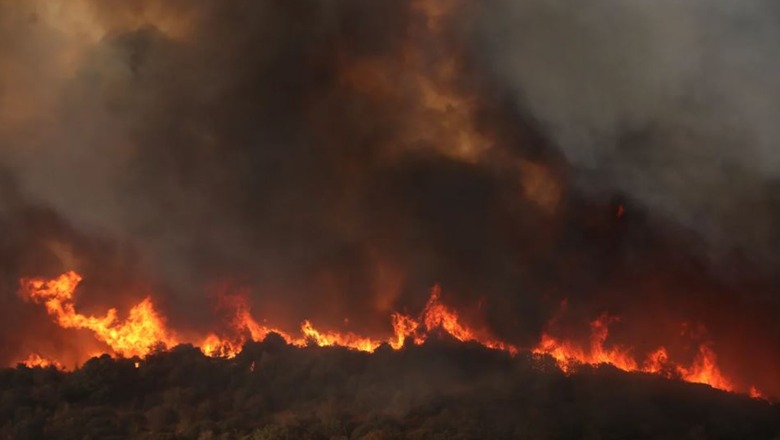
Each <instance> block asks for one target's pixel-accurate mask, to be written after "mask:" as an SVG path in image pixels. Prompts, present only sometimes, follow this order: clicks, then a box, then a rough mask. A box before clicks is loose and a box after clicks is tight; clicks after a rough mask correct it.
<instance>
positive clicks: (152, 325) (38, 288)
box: [21, 271, 176, 357]
mask: <svg viewBox="0 0 780 440" xmlns="http://www.w3.org/2000/svg"><path fill="white" fill-rule="evenodd" d="M80 282H81V275H79V274H77V273H76V272H73V271H70V272H66V273H64V274H62V275H60V276H59V277H57V278H55V279H52V280H45V279H41V278H32V279H23V280H21V285H22V289H21V293H22V295H23V296H24V297H25V298H28V299H30V300H32V301H34V302H35V303H38V304H40V303H43V304H44V305H45V306H46V311H47V312H48V313H49V315H51V316H52V317H54V318H55V321H56V323H57V324H58V325H59V326H60V327H63V328H72V329H87V330H91V331H92V332H93V333H94V334H95V337H96V338H97V339H98V340H100V341H102V342H104V343H105V344H106V345H108V346H109V347H110V348H111V350H112V351H113V352H114V353H116V354H118V355H121V356H126V357H132V356H145V355H147V354H149V353H150V352H151V351H152V350H153V349H155V348H158V347H159V348H169V347H172V346H174V345H176V339H175V338H173V337H172V336H171V335H170V334H169V332H168V330H167V329H166V328H165V323H164V320H163V319H162V318H161V317H160V315H159V314H158V313H157V311H156V310H155V309H154V305H153V304H152V300H151V298H148V297H147V298H145V299H144V300H142V301H141V302H140V303H138V304H137V305H135V306H134V307H133V308H131V309H130V312H129V314H128V317H127V319H126V320H125V321H124V322H120V320H119V319H118V318H117V311H116V309H113V308H112V309H109V310H108V311H107V312H106V314H105V316H102V317H95V316H85V315H82V314H81V313H78V312H77V311H76V307H75V305H74V291H75V290H76V287H77V286H78V285H79V283H80Z"/></svg>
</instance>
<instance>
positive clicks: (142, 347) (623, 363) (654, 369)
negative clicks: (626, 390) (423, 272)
mask: <svg viewBox="0 0 780 440" xmlns="http://www.w3.org/2000/svg"><path fill="white" fill-rule="evenodd" d="M81 279H82V278H81V276H80V275H79V274H77V273H76V272H73V271H70V272H66V273H64V274H62V275H60V276H59V277H57V278H54V279H50V280H47V279H42V278H35V279H22V280H21V293H22V295H23V296H24V297H25V298H28V299H30V300H32V301H34V302H36V303H42V304H44V306H45V307H46V310H47V312H48V314H49V315H50V316H52V317H53V318H54V320H55V322H56V323H57V324H58V325H59V326H60V327H62V328H64V329H85V330H90V331H91V332H92V333H93V334H94V336H95V338H96V339H98V340H99V341H102V342H104V343H105V344H106V346H107V347H108V350H107V352H108V353H109V354H112V355H114V356H122V357H132V356H141V357H143V356H146V355H148V354H149V353H151V352H152V351H153V350H155V349H168V348H171V347H173V346H174V345H176V344H177V343H179V342H190V343H194V344H196V345H198V346H199V347H200V349H201V351H202V352H203V353H204V354H206V355H208V356H212V357H224V358H232V357H235V356H236V355H237V354H238V353H239V352H240V350H241V348H242V346H243V344H244V343H245V342H246V341H247V340H250V339H251V340H253V341H262V340H263V339H265V337H266V336H267V335H268V334H270V333H276V334H278V335H280V336H281V337H282V338H283V339H284V340H285V341H286V342H287V343H288V344H290V345H293V346H296V347H304V346H307V345H317V346H320V347H330V346H337V347H345V348H349V349H352V350H359V351H364V352H373V351H375V350H376V349H377V348H378V347H379V346H380V345H382V344H388V345H389V346H390V347H392V348H393V349H395V350H399V349H401V348H402V347H403V346H404V344H405V343H407V341H412V343H414V344H418V345H419V344H422V343H424V342H425V341H426V340H427V339H428V338H430V337H431V336H432V335H434V334H435V333H436V332H439V331H440V332H443V333H446V334H448V335H449V336H451V337H452V338H454V339H456V340H458V341H461V342H476V343H478V344H481V345H482V346H484V347H486V348H489V349H493V350H500V351H504V352H507V353H508V354H509V355H516V354H517V353H519V352H520V348H519V347H517V346H515V345H513V344H510V343H508V342H506V341H502V340H499V339H496V338H493V337H490V336H489V335H488V334H487V333H486V332H484V331H480V330H479V329H477V328H474V327H471V326H469V325H467V324H466V323H464V322H463V320H462V319H461V318H460V317H459V314H458V312H457V311H455V310H453V309H451V308H449V307H447V306H446V305H445V304H443V303H442V301H441V288H440V287H439V286H434V288H433V289H432V290H431V295H430V298H429V299H428V302H427V303H426V305H425V307H424V309H423V311H422V312H421V313H420V315H419V316H418V317H417V318H414V317H411V316H408V315H404V314H401V313H394V314H392V316H391V318H392V327H393V334H392V335H391V336H389V337H387V338H372V337H369V336H362V335H357V334H354V333H349V332H338V331H332V330H321V329H318V328H316V327H315V326H314V324H313V323H312V322H310V321H308V320H306V321H304V322H303V323H302V324H301V326H300V329H299V331H298V333H297V334H293V333H290V332H286V331H284V330H281V329H279V328H277V327H269V326H265V325H262V324H259V323H258V322H257V321H256V320H255V318H254V317H253V316H252V315H251V313H250V310H249V306H248V304H247V303H246V302H245V301H243V300H241V299H236V300H234V301H232V303H231V305H232V307H233V310H232V312H233V315H232V318H231V320H230V322H229V323H228V324H229V334H227V335H222V336H220V335H218V334H216V333H210V334H208V335H207V336H206V337H205V338H203V339H202V340H201V341H182V340H180V339H178V338H177V337H176V336H174V332H172V331H171V330H169V329H168V328H166V326H165V319H164V318H163V317H162V316H160V314H159V313H158V312H157V311H156V310H155V309H154V306H153V303H152V300H151V298H145V299H143V300H142V301H141V302H140V303H138V304H137V305H135V306H134V307H132V308H131V309H130V312H129V316H128V318H127V319H126V320H125V321H124V322H121V321H119V319H118V318H117V311H116V309H109V310H108V312H107V313H106V315H105V316H102V317H94V316H84V315H82V314H80V313H79V312H78V311H77V310H76V306H75V291H76V288H77V286H78V284H79V283H80V282H81ZM615 319H616V318H614V317H610V316H608V315H602V316H601V317H599V318H598V319H596V320H594V321H593V322H592V323H591V337H590V345H589V346H587V347H581V346H579V345H577V344H575V343H573V342H571V341H566V340H560V339H557V338H555V337H553V336H551V335H549V334H547V333H544V334H543V335H542V337H541V340H540V342H539V344H538V345H537V346H536V347H534V348H533V349H531V352H532V353H534V354H537V355H548V356H551V357H552V358H553V359H555V361H556V362H557V364H558V366H559V367H560V368H561V369H562V370H563V371H564V372H567V373H569V372H572V371H574V370H576V368H577V366H578V365H584V364H587V365H599V364H609V365H612V366H614V367H616V368H619V369H621V370H624V371H628V372H645V373H651V374H659V375H663V376H666V377H669V378H677V379H681V380H684V381H687V382H693V383H702V384H707V385H710V386H711V387H713V388H718V389H721V390H725V391H744V392H746V393H748V394H749V395H751V396H753V397H763V395H762V393H761V392H760V391H758V390H757V389H756V388H755V387H750V389H748V390H738V389H737V388H736V387H735V386H734V384H733V383H732V381H730V380H729V379H728V378H727V377H726V376H725V375H724V374H723V373H722V372H721V371H720V368H719V367H718V364H717V356H716V355H715V352H714V351H713V350H712V349H711V348H710V347H709V346H707V345H701V346H700V347H699V350H698V354H697V355H696V357H695V359H694V361H693V363H692V365H690V366H686V365H682V364H680V363H677V362H674V361H672V360H671V359H669V356H668V354H667V351H666V349H665V348H664V347H659V348H658V349H657V350H656V351H654V352H652V353H650V354H648V355H647V357H646V359H645V361H644V362H642V363H638V362H637V361H636V360H635V357H634V356H633V355H632V353H631V349H630V348H625V347H619V346H613V347H606V346H605V342H606V340H607V338H608V336H609V324H610V323H611V322H614V320H615ZM20 363H23V364H25V365H27V366H28V367H49V366H54V367H57V368H62V364H61V363H60V362H58V361H57V360H51V359H45V358H43V357H41V356H40V355H38V354H31V355H30V356H29V357H28V358H27V359H25V360H23V361H21V362H20Z"/></svg>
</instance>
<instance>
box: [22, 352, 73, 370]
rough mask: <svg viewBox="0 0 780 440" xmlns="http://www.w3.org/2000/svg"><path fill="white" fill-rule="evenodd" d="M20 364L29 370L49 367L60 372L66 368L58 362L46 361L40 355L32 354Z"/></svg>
mask: <svg viewBox="0 0 780 440" xmlns="http://www.w3.org/2000/svg"><path fill="white" fill-rule="evenodd" d="M19 363H20V364H24V365H25V366H26V367H28V368H36V367H38V368H48V367H54V368H56V369H58V370H63V369H64V367H63V366H62V364H60V363H59V362H57V361H53V360H50V359H46V358H43V357H41V355H39V354H38V353H32V354H30V355H29V356H27V359H25V360H23V361H21V362H19Z"/></svg>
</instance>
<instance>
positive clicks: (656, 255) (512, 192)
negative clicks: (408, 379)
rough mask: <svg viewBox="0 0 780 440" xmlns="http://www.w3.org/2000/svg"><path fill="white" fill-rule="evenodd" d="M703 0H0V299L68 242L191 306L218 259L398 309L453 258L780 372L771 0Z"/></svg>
mask: <svg viewBox="0 0 780 440" xmlns="http://www.w3.org/2000/svg"><path fill="white" fill-rule="evenodd" d="M716 6H717V7H715V6H713V7H712V8H709V7H707V5H705V4H704V2H698V1H694V0H689V1H684V2H663V3H661V4H654V5H652V6H650V5H645V4H643V3H642V2H638V1H630V0H603V1H599V2H596V3H593V4H590V5H580V4H578V3H575V2H567V1H559V2H552V3H551V2H541V1H535V0H528V1H525V0H524V1H517V2H512V1H501V0H490V1H485V2H473V4H472V3H465V2H464V3H463V4H460V3H458V2H446V1H443V2H436V1H429V2H421V1H412V0H408V1H406V0H405V1H393V2H366V1H361V0H338V1H337V0H334V1H329V2H322V1H314V0H312V1H307V0H292V1H291V0H285V1H281V0H279V1H272V0H268V1H238V0H231V1H221V2H206V1H168V2H151V1H145V2H132V3H126V2H92V1H77V2H69V3H68V4H67V6H65V5H64V4H63V3H60V2H57V1H54V0H40V1H37V2H24V3H22V2H15V1H10V0H6V1H0V41H2V43H0V63H2V66H3V68H2V70H1V71H0V145H2V150H0V164H1V165H2V166H3V168H2V170H4V171H3V174H4V175H5V176H4V179H3V187H4V188H5V187H6V186H7V187H8V188H9V189H8V190H5V189H4V191H3V192H2V194H3V199H2V200H1V201H2V204H3V205H2V210H0V222H2V224H3V225H9V226H8V228H4V234H6V235H7V237H8V238H7V239H5V240H4V241H3V244H4V247H3V250H2V252H3V254H2V258H3V262H4V263H5V262H6V261H7V262H8V263H7V264H6V265H4V267H3V270H2V274H3V279H2V286H3V291H2V295H3V296H2V302H3V304H9V306H8V308H7V309H6V310H21V309H25V307H29V308H32V307H33V306H32V305H29V304H28V305H24V304H21V305H18V304H17V303H20V302H21V301H20V300H19V298H18V297H17V296H16V293H15V290H16V284H15V283H16V282H17V281H16V280H17V278H18V277H20V276H29V275H37V274H51V273H56V272H57V271H58V270H65V269H70V268H75V269H77V270H80V271H81V272H83V274H84V275H85V278H86V279H87V280H93V281H91V284H90V285H85V293H84V295H85V298H84V300H85V301H86V303H87V304H88V305H89V304H90V300H91V301H92V302H91V304H92V305H93V306H95V307H97V305H100V306H103V307H105V306H108V305H112V306H113V305H119V306H121V305H122V304H123V301H126V300H127V299H126V298H129V297H132V296H133V294H132V292H130V290H132V289H131V288H130V287H128V286H135V285H136V284H138V285H141V286H142V287H139V289H140V290H142V291H143V293H142V294H140V293H139V294H137V295H145V294H147V293H148V292H147V290H151V291H154V292H155V297H156V298H157V302H158V303H159V304H160V305H161V307H162V308H163V309H164V310H165V313H166V315H168V316H169V317H170V321H171V322H170V324H171V326H172V327H174V328H187V327H194V328H204V327H209V326H210V325H212V324H213V322H212V321H213V320H215V319H216V318H215V317H214V313H213V312H212V310H213V302H214V298H213V295H214V291H215V290H218V289H219V288H218V287H215V286H220V285H224V284H226V283H227V284H229V285H233V286H244V287H249V288H250V289H251V292H252V301H253V304H254V311H255V314H256V315H257V317H258V318H268V319H269V321H271V322H275V321H278V322H282V323H290V324H294V323H296V322H299V321H300V320H302V319H303V318H311V319H313V320H314V321H315V322H322V323H324V324H328V325H341V326H344V325H346V328H348V329H351V330H355V331H367V332H383V331H385V332H386V331H389V322H388V320H387V316H388V314H389V312H391V311H393V310H409V311H411V312H413V313H414V312H416V311H417V310H419V308H420V307H421V306H422V304H423V303H424V301H425V299H426V297H427V290H428V289H429V288H430V286H431V285H433V284H434V283H436V282H439V283H441V284H442V286H443V289H444V291H445V301H446V302H448V303H450V304H453V305H456V306H458V307H460V308H465V309H469V310H474V312H473V315H474V316H468V314H467V318H470V319H474V320H476V321H477V322H479V320H484V321H485V323H486V324H487V325H489V326H490V328H491V329H492V331H493V332H494V333H496V334H498V335H499V336H501V337H504V338H506V339H509V340H512V341H514V342H516V343H519V344H521V345H525V346H530V345H533V344H534V343H535V341H536V338H537V337H538V334H539V332H540V331H541V329H542V328H543V326H544V324H545V322H547V321H548V319H549V318H550V317H551V316H552V315H553V314H554V313H555V310H556V309H557V308H558V304H559V302H560V300H561V299H563V298H568V299H569V304H570V310H571V313H572V314H574V317H573V318H572V320H573V321H575V322H580V323H581V324H584V323H586V322H587V320H589V319H592V318H594V317H595V316H596V315H598V314H599V313H601V312H604V311H609V312H611V313H615V314H620V315H621V316H624V320H623V321H622V324H621V325H622V326H624V327H625V328H624V331H625V332H626V334H628V335H634V334H645V333H646V331H647V329H648V328H649V327H650V326H651V325H652V326H654V328H656V327H660V329H658V328H656V333H655V335H656V336H658V335H659V334H660V335H664V336H666V335H677V334H678V332H679V327H678V324H679V322H681V321H686V322H690V323H692V324H691V325H698V324H700V323H701V324H703V325H704V326H705V327H706V328H707V330H708V332H709V334H710V335H711V336H712V338H713V339H715V340H716V341H719V342H718V343H719V344H721V345H719V346H718V347H717V350H718V352H719V353H723V354H724V356H723V357H724V358H728V359H735V360H732V361H730V363H731V364H730V365H729V361H726V365H725V367H726V368H727V369H729V368H730V369H731V370H733V371H737V372H742V371H745V370H744V369H745V368H748V366H750V364H752V363H753V362H749V361H746V362H745V364H744V365H743V363H742V361H740V359H747V360H749V359H754V358H756V357H760V359H761V360H762V363H763V364H765V365H767V367H766V372H764V371H752V372H751V374H753V375H755V376H756V377H758V378H760V379H761V380H760V381H759V383H765V384H767V386H768V387H769V388H773V387H774V388H775V389H780V384H777V383H776V380H777V379H776V378H774V377H773V373H772V372H773V371H776V368H777V367H778V363H777V362H778V359H780V353H778V344H777V341H778V340H780V328H778V326H777V325H776V323H775V318H774V317H775V316H776V314H777V313H778V312H780V301H778V298H777V295H776V294H774V292H775V291H776V289H774V287H775V286H777V285H778V284H779V283H778V280H777V279H776V276H775V275H774V272H775V271H774V268H775V267H776V265H777V263H778V260H777V253H776V251H775V248H776V246H775V243H777V238H778V231H779V229H778V228H777V226H776V224H777V222H775V219H776V218H777V215H778V213H780V210H778V202H777V201H776V200H775V196H774V188H775V180H776V176H777V174H776V171H777V169H778V167H777V163H776V162H777V158H776V157H775V154H774V148H773V147H774V145H775V139H777V136H776V133H775V131H776V130H777V129H776V127H775V124H774V119H775V116H777V114H778V111H777V110H778V108H777V106H778V102H780V100H778V99H776V97H777V95H778V93H779V92H780V91H778V88H777V83H776V81H775V80H773V78H775V77H776V75H774V73H775V72H777V70H778V63H777V56H776V54H774V53H773V51H772V48H773V47H776V42H777V41H776V40H777V37H778V34H777V11H776V8H775V7H774V6H772V5H771V4H770V3H769V2H765V3H760V2H753V3H751V4H749V5H747V4H746V5H744V6H739V7H736V6H729V5H726V3H725V2H723V4H720V3H718V4H717V5H716ZM442 11H443V12H444V13H443V15H439V14H440V13H441V12H442ZM447 11H449V12H448V13H447ZM421 78H422V79H421ZM429 83H434V86H433V87H432V88H433V90H434V92H431V86H430V84H429ZM442 90H443V91H445V92H446V93H445V92H442ZM447 94H449V95H451V96H447ZM453 96H455V98H453ZM459 97H462V99H461V98H459ZM463 115H465V116H466V119H468V121H467V123H463ZM453 133H454V134H453ZM464 139H466V140H464ZM619 205H623V206H624V207H625V212H626V213H625V215H624V216H623V217H622V218H618V217H617V215H616V212H617V210H618V206H619ZM30 219H34V221H32V220H30ZM44 237H46V238H44ZM130 280H132V282H131V281H130ZM121 286H123V287H121ZM136 297H137V296H136ZM10 304H14V305H10ZM25 310H28V309H25ZM14 313H15V312H14ZM25 313H27V312H25ZM30 313H32V312H30ZM38 313H41V315H42V312H40V311H38ZM344 318H349V323H348V324H345V323H344ZM41 321H42V322H43V321H45V318H42V319H41ZM4 332H5V333H7V334H8V335H9V336H5V335H3V336H2V337H3V338H4V339H6V340H9V341H11V340H14V341H23V340H24V338H22V337H21V336H20V335H24V334H27V333H29V332H30V328H29V324H25V323H24V322H18V323H16V324H14V326H13V328H12V329H9V330H8V331H5V330H4ZM20 338H21V339H20ZM650 339H651V340H650V341H647V342H646V343H647V344H648V345H649V346H653V345H658V344H661V343H666V342H664V341H663V340H660V339H662V338H661V337H658V339H659V340H658V341H656V340H654V339H653V338H650ZM641 340H643V341H644V339H641ZM634 341H636V338H634ZM720 341H722V342H720ZM744 341H751V342H750V344H749V345H746V344H745V342H744ZM634 343H635V342H634ZM63 344H67V342H63ZM20 345H23V344H22V343H21V342H17V343H16V345H13V347H19V349H20V350H21V347H20ZM9 346H11V345H9ZM22 352H23V351H19V352H17V349H9V352H7V353H6V352H5V351H3V352H2V353H0V358H2V359H6V358H7V359H6V360H10V359H11V358H14V357H15V356H18V355H19V354H20V353H22ZM751 368H755V366H754V365H753V366H752V367H751ZM738 374H743V373H738ZM757 381H758V380H757ZM772 381H775V382H772Z"/></svg>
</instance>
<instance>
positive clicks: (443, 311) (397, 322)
mask: <svg viewBox="0 0 780 440" xmlns="http://www.w3.org/2000/svg"><path fill="white" fill-rule="evenodd" d="M227 302H228V303H229V304H231V306H232V307H233V308H234V315H233V317H232V319H231V326H230V327H231V329H230V333H231V334H230V336H225V337H220V336H217V335H216V334H213V333H212V334H209V335H208V336H207V337H206V338H205V339H204V340H203V342H202V343H201V350H202V351H203V353H205V354H206V355H209V356H215V357H227V358H232V357H235V356H236V355H237V354H238V353H239V352H240V351H241V347H242V345H243V344H244V342H246V341H247V339H251V340H253V341H262V340H263V339H265V337H266V336H267V335H268V334H269V333H276V334H278V335H280V336H281V337H282V338H283V339H284V340H285V341H286V342H287V343H288V344H290V345H294V346H296V347H304V346H307V345H317V346H320V347H330V346H338V347H345V348H349V349H353V350H358V351H365V352H373V351H375V350H376V349H377V348H379V346H380V345H382V344H384V343H386V344H388V345H389V346H390V347H392V348H394V349H396V350H398V349H401V348H402V347H403V346H404V343H405V342H406V341H407V340H411V341H413V342H414V343H415V344H418V345H419V344H422V343H424V342H425V340H426V339H427V338H428V337H429V335H430V334H431V333H432V332H435V331H437V330H441V331H442V332H444V333H447V334H449V335H450V336H452V337H453V338H455V339H457V340H459V341H463V342H465V341H474V342H477V343H480V344H482V345H484V346H485V347H488V348H492V349H496V350H504V351H509V352H510V353H517V351H518V349H517V347H515V346H513V345H511V344H507V343H505V342H503V341H499V340H497V339H493V338H490V337H487V336H477V335H478V334H480V332H477V331H475V330H474V329H472V328H470V327H468V326H466V325H465V324H463V323H462V322H461V321H460V319H459V318H458V315H457V313H456V312H455V311H453V310H451V309H449V308H447V307H446V306H445V305H444V304H442V303H441V288H440V287H439V286H434V288H433V289H432V290H431V296H430V298H429V299H428V302H427V303H426V306H425V308H424V310H423V312H422V314H421V315H420V317H419V318H418V319H415V318H412V317H410V316H407V315H403V314H401V313H394V314H393V315H392V316H391V318H392V325H393V335H392V336H391V337H390V338H388V339H384V340H383V339H376V338H370V337H366V336H361V335H357V334H354V333H350V332H338V331H326V330H320V329H318V328H316V327H315V326H314V324H312V322H311V321H308V320H306V321H304V322H303V323H302V324H301V327H300V329H299V334H298V335H297V336H293V335H291V334H290V333H287V332H285V331H283V330H280V329H278V328H272V327H268V326H265V325H262V324H259V323H258V322H257V321H256V320H255V319H254V318H253V317H252V315H251V314H250V312H249V307H248V305H247V304H246V301H245V300H243V299H242V298H241V297H231V298H230V299H229V300H228V301H227Z"/></svg>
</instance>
